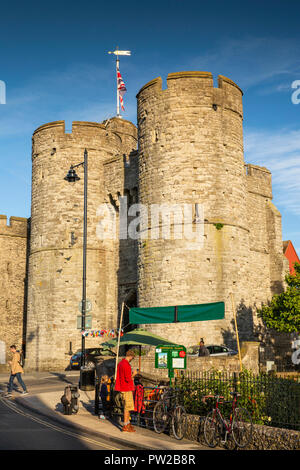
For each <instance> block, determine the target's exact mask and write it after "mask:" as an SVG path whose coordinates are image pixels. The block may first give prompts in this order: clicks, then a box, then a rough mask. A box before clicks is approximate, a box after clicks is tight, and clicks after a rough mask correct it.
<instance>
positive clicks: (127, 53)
mask: <svg viewBox="0 0 300 470" xmlns="http://www.w3.org/2000/svg"><path fill="white" fill-rule="evenodd" d="M108 53H109V54H114V55H115V56H117V60H116V79H117V117H118V118H122V116H121V114H120V96H121V98H122V109H123V94H124V92H125V91H126V88H125V85H124V83H123V82H122V85H123V88H122V93H123V94H121V95H120V87H119V80H118V73H119V78H120V80H121V81H122V77H121V75H120V61H119V55H126V56H130V55H131V51H120V50H119V47H118V46H117V48H116V50H115V51H109V52H108Z"/></svg>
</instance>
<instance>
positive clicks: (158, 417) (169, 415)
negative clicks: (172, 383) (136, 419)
mask: <svg viewBox="0 0 300 470" xmlns="http://www.w3.org/2000/svg"><path fill="white" fill-rule="evenodd" d="M173 392H174V389H166V390H165V391H164V393H163V394H162V397H161V399H160V400H159V401H158V402H157V403H156V405H155V407H154V410H153V427H154V430H155V432H157V433H158V434H161V433H162V432H164V431H165V429H166V427H167V425H168V424H170V422H171V426H172V431H173V434H174V437H175V438H176V439H178V440H180V439H182V438H183V437H184V434H185V430H186V424H187V414H186V412H185V409H184V407H183V406H181V405H178V403H177V396H176V393H173Z"/></svg>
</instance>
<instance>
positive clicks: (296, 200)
mask: <svg viewBox="0 0 300 470" xmlns="http://www.w3.org/2000/svg"><path fill="white" fill-rule="evenodd" d="M244 145H245V160H246V161H247V163H253V164H257V165H260V166H264V167H267V168H268V169H269V170H270V171H271V172H272V181H273V194H274V195H275V197H276V201H277V204H278V205H279V206H280V207H282V208H284V210H286V211H287V212H289V213H292V214H295V215H297V216H300V130H288V129H282V130H281V131H277V132H276V131H264V130H255V129H251V130H247V129H245V137H244Z"/></svg>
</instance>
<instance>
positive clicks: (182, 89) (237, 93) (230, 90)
mask: <svg viewBox="0 0 300 470" xmlns="http://www.w3.org/2000/svg"><path fill="white" fill-rule="evenodd" d="M155 95H156V99H167V98H168V97H170V96H174V97H175V96H178V98H181V99H185V100H187V101H186V104H189V105H190V106H197V105H199V106H208V107H213V108H214V109H215V110H217V108H218V107H221V108H222V109H225V110H231V111H233V112H236V113H238V114H239V115H240V116H241V117H242V116H243V105H242V96H243V92H242V90H241V89H240V87H239V86H238V85H237V84H236V83H234V82H233V81H232V80H230V79H229V78H227V77H224V76H223V75H219V77H218V88H215V87H214V84H213V76H212V74H211V73H210V72H176V73H170V74H168V76H167V88H166V89H163V88H162V79H161V77H157V78H155V79H154V80H151V81H150V82H148V83H146V85H144V86H143V87H142V88H141V89H140V91H139V93H138V94H137V99H138V100H139V101H140V102H141V103H143V101H146V100H147V99H148V97H149V96H151V98H152V99H154V100H155Z"/></svg>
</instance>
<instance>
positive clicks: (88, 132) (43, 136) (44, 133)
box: [32, 118, 137, 155]
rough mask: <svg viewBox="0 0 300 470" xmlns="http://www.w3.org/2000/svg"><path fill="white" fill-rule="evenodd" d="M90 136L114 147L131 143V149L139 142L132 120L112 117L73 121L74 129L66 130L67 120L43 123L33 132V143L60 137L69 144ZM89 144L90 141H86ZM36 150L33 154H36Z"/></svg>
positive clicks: (86, 139) (61, 140) (85, 139)
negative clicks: (91, 120)
mask: <svg viewBox="0 0 300 470" xmlns="http://www.w3.org/2000/svg"><path fill="white" fill-rule="evenodd" d="M89 138H97V139H100V140H102V141H103V143H104V144H105V143H106V144H108V145H109V146H112V147H118V148H119V147H120V145H122V144H125V146H127V145H129V147H130V150H131V149H132V148H134V147H136V142H137V128H136V126H135V125H134V124H133V123H131V122H130V121H126V120H123V119H119V118H111V119H109V120H107V121H104V122H102V123H99V122H89V121H73V122H72V131H71V132H66V128H65V121H54V122H49V123H47V124H43V125H42V126H40V127H38V128H37V129H36V130H35V131H34V133H33V137H32V140H33V144H35V143H38V144H39V143H43V144H45V143H46V141H47V140H50V141H51V142H54V139H58V140H59V142H61V143H62V144H64V142H67V143H68V145H69V144H70V142H71V141H72V140H74V141H76V140H77V139H79V140H82V141H83V143H84V141H87V142H88V141H89ZM84 145H87V146H88V143H84ZM35 153H36V152H35V150H34V152H33V154H34V155H35Z"/></svg>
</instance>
